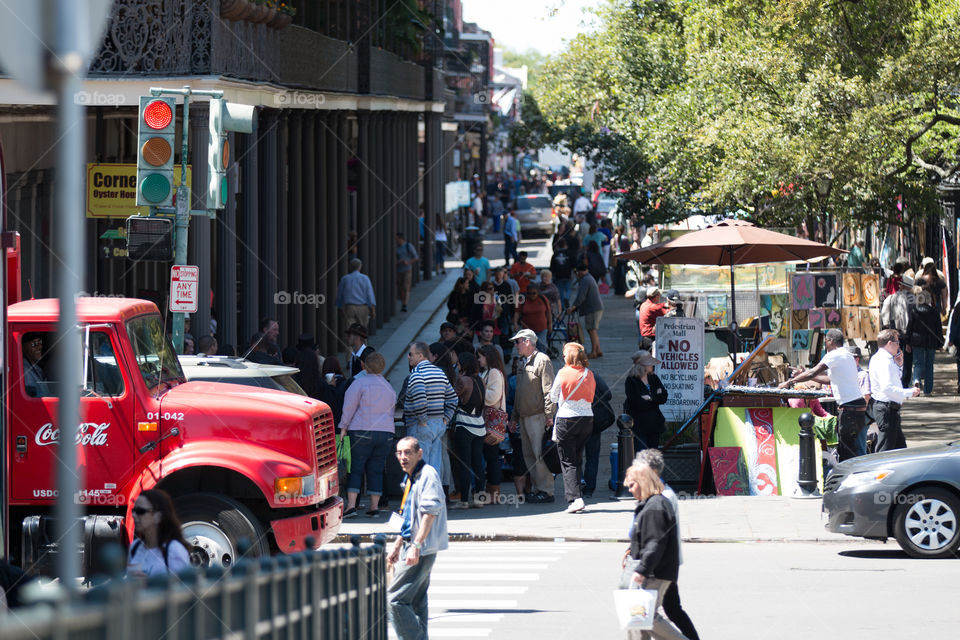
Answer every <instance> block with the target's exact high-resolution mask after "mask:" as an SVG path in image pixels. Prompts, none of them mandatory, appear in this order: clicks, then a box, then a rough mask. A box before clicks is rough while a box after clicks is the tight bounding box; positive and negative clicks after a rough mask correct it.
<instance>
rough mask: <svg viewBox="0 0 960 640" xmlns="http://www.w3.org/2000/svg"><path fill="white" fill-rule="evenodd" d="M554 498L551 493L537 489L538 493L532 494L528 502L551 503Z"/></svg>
mask: <svg viewBox="0 0 960 640" xmlns="http://www.w3.org/2000/svg"><path fill="white" fill-rule="evenodd" d="M553 499H554V498H553V496H551V495H550V494H549V493H546V492H544V491H537V492H536V493H533V494H530V496H529V497H528V498H527V502H530V503H533V504H549V503H551V502H553Z"/></svg>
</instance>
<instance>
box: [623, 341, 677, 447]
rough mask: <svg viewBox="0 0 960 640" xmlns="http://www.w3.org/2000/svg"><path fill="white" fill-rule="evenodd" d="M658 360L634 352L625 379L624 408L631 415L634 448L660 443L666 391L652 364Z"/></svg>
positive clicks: (664, 422)
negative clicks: (661, 409) (662, 410)
mask: <svg viewBox="0 0 960 640" xmlns="http://www.w3.org/2000/svg"><path fill="white" fill-rule="evenodd" d="M658 364H660V361H659V360H657V359H656V358H654V357H653V356H652V355H650V352H649V351H646V350H641V351H637V352H636V353H634V354H633V368H632V369H631V370H630V373H629V374H627V379H626V381H625V382H624V387H625V392H626V396H627V397H626V399H625V400H624V401H623V411H624V412H625V413H627V414H629V415H630V417H631V418H633V446H634V448H635V450H636V451H640V450H641V449H649V448H656V447H658V446H660V434H661V433H663V432H664V431H665V430H666V420H665V419H664V417H663V413H662V412H661V411H660V405H662V404H663V403H665V402H666V401H667V390H666V388H665V387H664V386H663V383H662V382H660V378H658V377H657V375H656V374H655V373H653V367H654V366H655V365H658Z"/></svg>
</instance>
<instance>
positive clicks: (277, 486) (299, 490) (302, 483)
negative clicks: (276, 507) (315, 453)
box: [273, 473, 317, 500]
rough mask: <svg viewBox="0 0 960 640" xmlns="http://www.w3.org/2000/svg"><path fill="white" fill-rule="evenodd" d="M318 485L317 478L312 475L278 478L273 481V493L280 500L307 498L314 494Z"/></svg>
mask: <svg viewBox="0 0 960 640" xmlns="http://www.w3.org/2000/svg"><path fill="white" fill-rule="evenodd" d="M316 484H317V481H316V477H315V476H314V475H313V474H312V473H311V474H310V475H308V476H295V477H290V478H277V479H276V480H274V481H273V493H274V495H276V497H277V499H278V500H279V499H284V498H306V497H309V496H312V495H313V494H314V491H315V490H316Z"/></svg>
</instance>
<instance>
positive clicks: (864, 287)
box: [860, 273, 880, 307]
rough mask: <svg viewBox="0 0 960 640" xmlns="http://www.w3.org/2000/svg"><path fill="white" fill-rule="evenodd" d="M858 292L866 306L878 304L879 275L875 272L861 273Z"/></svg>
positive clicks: (876, 305)
mask: <svg viewBox="0 0 960 640" xmlns="http://www.w3.org/2000/svg"><path fill="white" fill-rule="evenodd" d="M860 293H861V297H862V298H863V304H864V305H866V306H868V307H878V306H880V275H879V274H877V273H865V274H863V275H861V276H860Z"/></svg>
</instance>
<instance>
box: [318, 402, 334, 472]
mask: <svg viewBox="0 0 960 640" xmlns="http://www.w3.org/2000/svg"><path fill="white" fill-rule="evenodd" d="M335 435H336V430H335V429H334V428H333V413H331V412H330V410H329V409H327V410H326V411H324V412H323V413H321V414H320V415H316V416H313V440H314V443H315V444H316V447H317V473H319V474H321V475H322V474H323V473H324V471H327V470H329V469H330V468H334V469H335V468H336V467H337V442H336V438H335Z"/></svg>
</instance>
